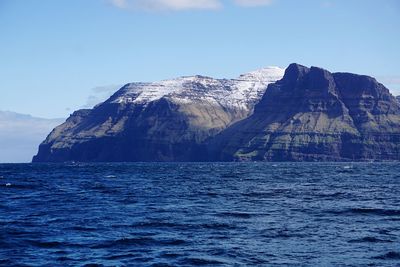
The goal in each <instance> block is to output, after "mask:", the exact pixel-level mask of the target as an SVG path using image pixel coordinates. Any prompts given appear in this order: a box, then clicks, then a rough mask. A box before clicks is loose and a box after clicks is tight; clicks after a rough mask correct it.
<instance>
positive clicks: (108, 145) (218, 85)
mask: <svg viewBox="0 0 400 267" xmlns="http://www.w3.org/2000/svg"><path fill="white" fill-rule="evenodd" d="M283 74H284V70H283V69H280V68H277V67H269V68H265V69H261V70H258V71H255V72H251V73H247V74H244V75H241V76H240V77H238V78H237V79H232V80H228V79H213V78H209V77H204V76H192V77H182V78H178V79H173V80H166V81H161V82H154V83H131V84H127V85H125V86H124V87H122V88H121V89H120V90H119V91H117V92H116V93H115V94H114V95H113V96H111V97H110V98H109V99H108V100H107V101H105V102H104V103H102V104H100V105H98V106H96V107H95V108H93V109H91V110H79V111H76V112H74V113H73V114H72V115H71V116H70V118H68V119H67V121H66V122H65V123H64V124H62V125H60V126H58V127H57V128H55V129H54V130H53V131H52V132H51V133H50V135H49V136H48V137H47V138H46V140H45V141H44V142H43V143H42V144H41V145H40V147H39V152H38V154H37V155H36V156H35V157H34V158H33V162H65V161H86V162H96V161H97V162H99V161H111V162H112V161H200V160H207V159H208V157H207V156H208V152H207V150H206V146H205V140H207V139H209V138H212V137H213V136H215V135H216V134H218V133H219V132H221V131H222V130H224V129H225V128H226V127H228V126H230V125H232V124H233V123H235V122H237V121H239V120H242V119H244V118H246V117H248V116H249V115H250V114H251V113H252V112H253V109H254V106H255V104H256V103H257V102H258V101H259V100H260V99H261V97H262V96H263V94H264V92H265V90H266V88H267V86H268V84H270V83H272V82H275V81H277V80H279V79H281V78H282V76H283Z"/></svg>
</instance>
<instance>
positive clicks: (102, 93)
mask: <svg viewBox="0 0 400 267" xmlns="http://www.w3.org/2000/svg"><path fill="white" fill-rule="evenodd" d="M121 87H122V85H107V86H98V87H95V88H93V89H92V94H91V95H89V96H88V98H87V100H86V104H85V105H84V106H83V107H82V108H93V107H94V106H95V105H97V104H99V103H101V102H103V101H105V100H106V99H108V98H109V97H110V96H111V95H112V94H114V93H115V92H116V91H117V90H118V89H119V88H121Z"/></svg>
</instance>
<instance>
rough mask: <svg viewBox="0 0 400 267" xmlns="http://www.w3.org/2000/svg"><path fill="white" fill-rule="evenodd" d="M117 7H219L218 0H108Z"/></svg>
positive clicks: (178, 8) (162, 8) (174, 9)
mask: <svg viewBox="0 0 400 267" xmlns="http://www.w3.org/2000/svg"><path fill="white" fill-rule="evenodd" d="M110 2H111V4H113V5H114V6H116V7H118V8H124V9H126V8H134V9H137V8H140V9H145V10H173V11H180V10H189V9H219V8H221V7H222V4H221V2H220V0H110Z"/></svg>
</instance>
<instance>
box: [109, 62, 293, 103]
mask: <svg viewBox="0 0 400 267" xmlns="http://www.w3.org/2000/svg"><path fill="white" fill-rule="evenodd" d="M284 71H285V70H284V69H282V68H279V67H266V68H262V69H259V70H256V71H252V72H249V73H245V74H242V75H240V76H239V77H238V78H236V79H231V80H229V79H214V78H211V77H206V76H201V75H196V76H186V77H180V78H176V79H171V80H163V81H159V82H150V83H130V84H127V85H126V86H124V87H123V88H122V89H121V90H120V93H117V95H116V96H115V97H114V98H113V99H112V102H114V103H136V104H147V103H149V102H151V101H154V100H157V99H160V98H162V97H169V98H171V99H173V100H175V101H177V102H190V101H194V100H197V101H207V102H215V103H216V104H221V105H224V106H232V105H234V106H238V105H239V106H242V107H243V108H246V107H247V105H248V104H252V103H253V102H256V101H257V100H258V99H259V98H261V96H262V95H263V94H264V92H265V90H266V88H267V86H268V84H270V83H273V82H275V81H277V80H280V79H281V78H282V77H283V75H284Z"/></svg>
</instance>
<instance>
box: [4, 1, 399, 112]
mask: <svg viewBox="0 0 400 267" xmlns="http://www.w3.org/2000/svg"><path fill="white" fill-rule="evenodd" d="M0 33H1V35H0V36H1V37H0V38H1V39H0V40H1V41H0V59H1V61H0V73H1V75H0V77H1V79H0V92H1V97H0V110H11V111H15V112H20V113H27V114H32V115H34V116H40V117H46V118H56V117H66V116H68V115H69V114H70V113H71V112H72V111H73V110H75V109H79V108H81V107H84V106H87V104H91V103H93V102H95V101H96V100H98V99H101V98H102V97H104V96H105V95H107V94H108V93H109V91H110V89H116V86H118V85H121V84H124V83H127V82H132V81H155V80H160V79H165V78H173V77H176V76H181V75H192V74H203V75H209V76H213V77H227V78H230V77H235V76H237V75H239V74H240V73H243V72H246V71H251V70H254V69H257V68H260V67H264V66H269V65H275V66H281V67H286V66H287V65H288V64H290V63H292V62H297V63H300V64H304V65H307V66H311V65H313V66H320V67H324V68H327V69H328V70H331V71H347V72H354V73H360V74H368V75H371V76H374V77H376V78H378V80H379V81H381V82H383V83H384V84H385V85H386V86H387V87H389V88H390V89H391V90H392V92H394V93H395V94H400V52H399V47H400V1H397V0H342V1H341V0H336V1H335V0H304V1H300V0H272V1H271V0H198V1H196V0H113V1H112V0H85V1H82V0H64V1H63V0H59V1H53V0H0Z"/></svg>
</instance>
